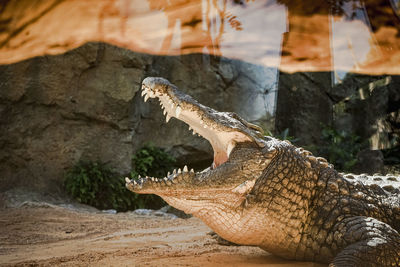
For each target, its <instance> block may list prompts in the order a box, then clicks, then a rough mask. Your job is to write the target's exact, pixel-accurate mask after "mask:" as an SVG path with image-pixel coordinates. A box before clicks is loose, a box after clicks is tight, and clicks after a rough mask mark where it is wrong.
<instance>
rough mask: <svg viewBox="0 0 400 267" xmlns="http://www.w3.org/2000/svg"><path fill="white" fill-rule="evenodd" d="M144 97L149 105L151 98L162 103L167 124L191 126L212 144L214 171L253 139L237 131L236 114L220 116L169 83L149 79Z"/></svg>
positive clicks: (144, 90)
mask: <svg viewBox="0 0 400 267" xmlns="http://www.w3.org/2000/svg"><path fill="white" fill-rule="evenodd" d="M142 96H144V101H145V102H146V101H147V100H148V99H149V98H157V99H158V100H159V102H160V106H161V108H162V109H163V113H164V115H165V118H166V122H168V121H169V120H170V118H171V117H175V118H177V119H179V120H181V121H183V122H185V123H186V124H188V125H189V130H190V131H192V133H193V134H198V135H199V136H202V137H203V138H205V139H207V140H208V141H209V142H210V144H211V146H212V148H213V150H214V161H213V163H212V166H211V169H215V168H217V167H218V166H220V165H222V164H223V163H225V162H226V161H228V159H229V155H230V153H231V152H232V150H233V149H234V147H235V146H236V144H237V143H238V142H246V141H251V137H250V136H248V135H247V134H246V133H243V132H242V131H241V130H240V129H239V128H238V127H237V125H238V124H240V123H241V121H237V122H235V121H234V122H232V121H233V120H235V118H233V116H232V113H227V112H218V111H216V110H214V109H211V108H209V107H206V106H204V105H202V104H200V103H198V102H197V101H196V100H194V99H193V98H192V97H190V96H189V95H186V94H184V93H182V92H180V91H178V90H177V88H176V87H175V86H174V85H173V84H171V83H169V82H168V81H167V80H165V79H162V78H146V79H145V80H144V81H143V83H142ZM232 125H236V127H235V126H232Z"/></svg>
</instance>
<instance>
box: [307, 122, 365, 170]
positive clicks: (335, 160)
mask: <svg viewBox="0 0 400 267" xmlns="http://www.w3.org/2000/svg"><path fill="white" fill-rule="evenodd" d="M321 139H322V144H321V145H318V146H317V147H312V148H310V150H312V151H313V150H314V151H313V152H314V153H315V154H317V155H321V156H322V157H325V158H326V159H327V160H328V162H330V163H332V164H334V165H335V168H336V169H337V170H342V171H351V170H352V168H353V167H354V166H355V164H356V163H357V154H358V152H359V151H361V150H362V149H363V148H365V147H366V145H367V143H366V142H365V141H362V140H361V137H359V136H357V135H355V134H352V133H349V132H347V131H338V130H336V129H334V128H332V127H330V126H326V125H324V126H323V129H322V133H321Z"/></svg>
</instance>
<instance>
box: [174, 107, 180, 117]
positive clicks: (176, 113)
mask: <svg viewBox="0 0 400 267" xmlns="http://www.w3.org/2000/svg"><path fill="white" fill-rule="evenodd" d="M181 112H182V109H181V107H180V106H177V107H176V110H175V115H176V117H177V118H179V115H181Z"/></svg>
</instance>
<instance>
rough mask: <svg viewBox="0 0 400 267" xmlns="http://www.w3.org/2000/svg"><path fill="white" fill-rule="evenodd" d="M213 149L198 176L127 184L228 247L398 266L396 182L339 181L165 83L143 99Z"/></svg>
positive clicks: (151, 81) (303, 155)
mask: <svg viewBox="0 0 400 267" xmlns="http://www.w3.org/2000/svg"><path fill="white" fill-rule="evenodd" d="M142 95H145V100H147V98H149V97H151V98H158V99H159V100H160V104H161V105H162V107H163V108H165V111H166V113H167V121H168V119H169V117H170V116H173V117H177V118H178V119H180V120H182V121H184V122H186V123H187V124H189V126H190V128H192V129H193V130H194V131H195V132H197V133H199V134H200V135H201V136H203V137H205V138H206V139H207V140H208V141H209V142H210V143H211V145H212V147H213V149H214V163H213V166H211V168H209V169H206V170H204V171H203V172H200V173H195V172H193V171H188V170H187V167H185V168H184V170H183V171H181V170H179V171H178V172H177V173H173V174H168V175H167V177H166V178H163V179H157V178H149V177H146V178H140V179H139V180H138V181H133V180H129V179H128V180H127V188H128V189H130V190H132V191H134V192H137V193H153V194H157V195H159V196H161V197H162V198H163V199H165V200H166V201H167V202H168V203H170V204H171V205H172V206H174V207H176V208H178V209H182V210H184V211H185V212H187V213H191V214H193V215H195V216H197V217H199V218H201V219H202V220H203V221H204V222H205V223H206V224H207V225H209V226H210V227H211V228H212V229H213V230H214V231H215V232H216V233H217V234H219V235H220V236H221V237H223V238H224V239H226V240H229V241H231V242H234V243H237V244H243V245H256V246H259V247H261V248H263V249H265V250H267V251H269V252H271V253H273V254H276V255H278V256H281V257H284V258H287V259H294V260H306V261H317V262H326V263H332V266H400V235H399V231H400V178H399V177H395V176H366V175H358V176H357V175H342V174H339V173H338V172H336V171H335V170H334V168H333V166H332V165H330V164H328V163H327V162H326V160H324V159H323V158H316V157H314V156H313V155H312V154H311V153H310V152H308V151H305V150H303V149H302V148H297V147H295V146H293V145H291V144H290V143H289V142H286V141H279V140H277V139H274V138H270V137H264V136H263V134H262V132H261V129H260V128H259V127H257V126H255V125H253V124H250V123H248V122H246V121H244V120H243V119H241V118H239V117H238V116H237V115H236V114H233V113H225V112H217V111H215V110H213V109H211V108H208V107H206V106H203V105H201V104H199V103H198V102H197V101H195V100H194V99H193V98H191V97H190V96H188V95H185V94H184V93H182V92H180V91H178V89H177V88H176V87H175V86H174V85H172V84H170V83H169V82H168V81H167V80H165V79H162V78H146V79H145V80H144V81H143V93H142Z"/></svg>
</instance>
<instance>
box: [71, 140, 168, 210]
mask: <svg viewBox="0 0 400 267" xmlns="http://www.w3.org/2000/svg"><path fill="white" fill-rule="evenodd" d="M174 163H175V159H174V158H173V157H171V156H170V155H168V154H167V153H166V152H164V151H163V150H162V149H160V148H157V147H155V146H153V145H151V144H146V145H144V146H143V147H142V148H141V149H139V151H138V152H137V153H136V154H135V155H134V156H133V157H132V165H133V169H132V171H131V173H130V176H131V178H134V179H136V178H137V177H138V175H141V176H146V175H150V176H155V177H163V176H165V174H166V173H167V172H168V171H172V170H173V168H174ZM64 187H65V189H66V191H67V193H68V194H69V195H71V196H72V197H73V198H75V199H76V200H77V201H79V202H81V203H84V204H88V205H91V206H94V207H96V208H99V209H115V210H117V211H126V210H133V209H137V208H145V207H146V208H153V209H157V208H161V207H162V206H163V205H165V202H164V201H163V200H162V199H161V198H160V197H158V196H156V195H139V194H135V193H132V192H130V191H129V190H127V189H126V188H125V179H124V178H123V177H121V176H120V175H119V174H116V172H115V171H114V170H113V169H112V168H110V167H109V166H107V165H106V164H104V163H102V162H91V161H86V162H85V161H80V162H78V163H77V164H76V165H75V166H74V167H72V168H71V169H70V170H68V171H67V173H66V175H65V180H64Z"/></svg>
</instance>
